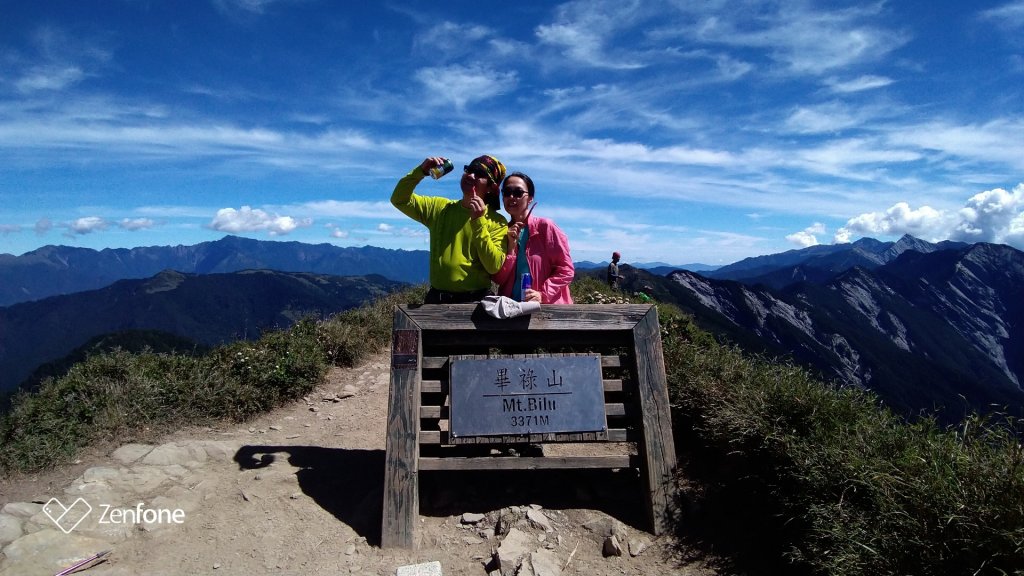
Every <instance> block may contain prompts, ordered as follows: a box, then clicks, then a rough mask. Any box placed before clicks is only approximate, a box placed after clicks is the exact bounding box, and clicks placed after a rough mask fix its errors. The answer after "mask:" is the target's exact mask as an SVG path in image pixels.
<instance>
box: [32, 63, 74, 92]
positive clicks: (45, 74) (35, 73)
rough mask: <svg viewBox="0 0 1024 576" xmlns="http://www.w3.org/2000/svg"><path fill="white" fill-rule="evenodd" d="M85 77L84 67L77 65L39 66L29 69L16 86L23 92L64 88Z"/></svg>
mask: <svg viewBox="0 0 1024 576" xmlns="http://www.w3.org/2000/svg"><path fill="white" fill-rule="evenodd" d="M84 77H85V74H84V73H83V72H82V69H81V68H78V67H77V66H39V67H36V68H33V69H32V70H29V71H28V72H27V73H26V74H25V75H24V76H22V77H21V78H19V79H18V80H17V81H15V83H14V86H15V88H17V89H18V91H19V92H23V93H27V92H35V91H38V90H63V89H64V88H67V87H68V86H71V85H74V84H77V83H78V82H81V80H82V78H84Z"/></svg>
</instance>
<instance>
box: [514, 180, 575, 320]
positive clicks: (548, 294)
mask: <svg viewBox="0 0 1024 576" xmlns="http://www.w3.org/2000/svg"><path fill="white" fill-rule="evenodd" d="M535 194H536V189H535V188H534V185H533V180H532V179H530V177H529V176H527V175H526V174H523V173H522V172H513V173H511V174H509V175H508V177H506V178H505V183H504V184H502V187H501V198H502V200H503V201H504V203H505V212H508V214H509V216H511V217H512V223H511V224H510V225H509V227H508V237H507V240H508V250H507V252H506V254H505V263H504V264H502V266H501V270H499V271H498V273H497V274H495V275H494V282H495V283H497V284H498V294H500V295H501V296H509V297H510V298H512V299H514V300H518V301H520V302H539V303H541V304H572V295H571V294H570V293H569V284H570V283H571V282H572V279H573V276H575V274H576V268H575V266H573V263H572V257H571V256H570V255H569V239H568V238H566V236H565V234H564V233H563V232H562V231H561V230H560V229H559V228H558V226H556V225H555V223H554V222H552V221H551V220H550V219H548V218H541V217H540V216H532V215H531V214H532V212H533V208H531V203H532V202H533V198H534V196H535ZM533 205H534V206H536V204H533ZM526 272H529V273H530V276H531V277H532V278H533V288H531V289H528V290H526V291H525V293H520V286H521V284H520V281H521V279H522V277H523V274H524V273H526Z"/></svg>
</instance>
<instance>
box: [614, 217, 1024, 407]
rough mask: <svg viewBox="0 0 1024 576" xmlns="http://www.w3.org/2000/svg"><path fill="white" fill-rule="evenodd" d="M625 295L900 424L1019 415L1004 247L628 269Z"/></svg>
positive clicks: (885, 248)
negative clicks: (848, 390) (649, 300)
mask: <svg viewBox="0 0 1024 576" xmlns="http://www.w3.org/2000/svg"><path fill="white" fill-rule="evenodd" d="M721 277H725V278H731V279H730V280H722V279H720V278H721ZM626 289H627V290H645V291H647V292H651V293H653V295H654V296H656V297H657V298H658V299H659V300H662V301H670V302H674V303H676V304H678V305H679V306H680V307H681V308H683V309H684V310H687V311H689V312H691V313H692V314H694V316H695V318H696V319H697V321H698V322H699V323H700V324H701V325H703V326H704V327H706V328H707V329H709V330H710V331H712V332H714V333H716V334H718V335H720V336H721V337H723V338H725V339H728V340H730V341H732V342H734V343H736V344H738V345H740V346H741V347H743V348H744V349H747V350H749V351H752V352H758V353H768V354H771V355H777V356H783V357H788V358H791V359H792V360H794V361H795V362H797V363H799V364H801V365H804V366H808V367H810V368H812V369H814V370H815V371H817V372H818V373H819V374H821V375H822V376H823V377H825V378H826V379H829V380H833V381H835V382H837V383H840V384H842V385H852V386H860V387H865V388H869V389H871V390H873V391H874V392H876V393H877V394H878V395H879V397H880V398H881V399H882V400H883V401H884V402H885V403H886V404H887V405H888V406H890V407H892V408H893V409H895V410H896V411H898V412H901V413H903V414H906V415H913V414H916V413H918V412H920V411H929V412H934V413H936V414H937V415H938V416H939V418H940V419H941V420H943V421H956V420H957V419H959V418H960V417H961V416H962V415H963V414H964V413H966V412H968V411H978V412H991V411H993V410H995V411H1005V412H1009V413H1011V414H1015V415H1022V414H1024V389H1022V384H1024V253H1022V252H1020V251H1019V250H1016V249H1014V248H1012V247H1010V246H1005V245H997V244H986V243H978V244H963V243H952V242H943V243H938V244H931V243H928V242H925V241H923V240H920V239H917V238H913V237H910V236H905V237H903V238H901V239H900V240H899V241H897V242H878V241H877V240H872V239H865V240H861V241H858V242H855V243H853V244H847V245H839V246H826V247H813V248H808V249H804V250H797V251H792V252H788V253H785V254H778V255H772V256H765V257H760V258H752V259H748V260H745V261H742V262H738V263H736V264H734V265H730V266H726V267H723V268H721V269H718V270H715V271H710V272H704V273H701V274H697V273H693V272H688V271H675V272H672V273H670V274H669V275H667V276H664V277H659V276H654V275H650V274H647V273H646V272H644V271H639V270H628V271H627V273H626Z"/></svg>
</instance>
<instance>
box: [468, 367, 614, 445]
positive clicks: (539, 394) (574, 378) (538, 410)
mask: <svg viewBox="0 0 1024 576" xmlns="http://www.w3.org/2000/svg"><path fill="white" fill-rule="evenodd" d="M450 376H451V413H450V420H449V431H450V433H451V435H452V437H453V438H459V437H464V436H494V435H506V434H507V435H513V434H515V435H518V434H545V433H555V432H601V431H604V430H605V429H606V428H607V422H606V420H605V409H604V384H603V382H602V380H601V357H600V356H599V355H594V356H571V357H563V356H559V357H553V356H552V357H533V358H487V359H458V358H453V359H452V360H451V372H450Z"/></svg>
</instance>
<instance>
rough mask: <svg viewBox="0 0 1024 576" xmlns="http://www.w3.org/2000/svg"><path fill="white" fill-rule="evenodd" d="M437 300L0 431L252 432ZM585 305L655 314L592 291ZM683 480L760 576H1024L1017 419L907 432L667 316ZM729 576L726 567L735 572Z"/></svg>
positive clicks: (713, 538)
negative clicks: (234, 425)
mask: <svg viewBox="0 0 1024 576" xmlns="http://www.w3.org/2000/svg"><path fill="white" fill-rule="evenodd" d="M424 290H425V287H417V288H414V289H410V290H406V291H404V292H401V293H398V294H394V295H391V296H389V297H386V298H382V299H380V300H378V301H376V302H374V303H373V304H371V305H367V306H364V307H362V308H359V309H355V310H350V311H348V312H345V313H343V314H339V315H337V316H335V317H333V318H330V319H328V320H325V321H323V322H315V321H312V320H303V321H302V322H299V323H298V324H296V325H295V326H294V327H292V328H290V329H288V330H284V331H280V332H273V333H269V334H266V335H264V336H263V337H262V338H260V339H259V340H257V341H254V342H237V343H233V344H230V345H227V346H222V347H219V348H216V349H214V350H213V351H211V352H210V353H208V354H206V355H204V356H201V357H190V356H185V355H178V354H156V353H152V352H142V353H128V352H124V351H121V350H115V351H113V352H107V353H102V354H99V355H95V356H91V357H89V358H87V359H86V360H85V361H83V362H80V363H79V364H76V365H75V366H74V367H73V368H72V369H71V371H70V372H69V373H68V374H67V375H66V376H62V377H60V378H55V379H49V380H47V381H46V382H45V383H44V384H43V385H42V386H41V388H40V389H39V391H38V392H37V393H34V394H21V395H19V396H18V397H17V398H16V399H15V401H14V405H13V407H12V410H11V412H10V413H9V414H7V415H6V416H4V417H3V419H2V421H0V473H4V474H7V473H11V472H13V471H31V470H38V469H41V468H46V467H49V466H54V465H58V464H61V463H65V462H68V461H69V460H71V459H73V458H74V457H75V454H76V453H77V452H78V451H79V450H81V449H82V448H83V447H84V446H87V445H89V444H91V443H93V442H97V441H101V440H109V439H114V438H116V439H117V440H118V441H125V440H127V439H131V438H133V437H135V436H136V435H138V434H140V431H142V430H146V429H149V430H165V429H172V428H174V427H178V426H182V425H185V424H196V423H202V422H219V421H224V420H228V421H244V420H246V419H248V418H251V417H253V416H255V415H257V414H260V413H262V412H264V411H266V410H269V409H271V408H273V407H275V406H278V405H280V404H281V403H284V402H288V401H290V400H293V399H295V398H299V397H301V396H302V395H304V394H306V393H308V392H309V391H310V390H312V389H313V388H314V387H315V386H316V385H318V384H319V383H320V382H321V380H322V378H323V375H324V373H325V372H326V370H327V369H328V368H329V367H330V366H331V365H339V366H351V365H354V364H356V363H358V362H359V361H360V360H362V359H363V358H365V357H366V356H367V355H369V354H373V353H375V352H377V351H379V350H380V349H381V348H383V347H385V346H387V345H388V342H389V341H390V338H391V325H392V310H393V307H394V305H395V304H399V303H412V302H421V301H422V298H423V294H424ZM572 292H573V295H574V298H575V299H576V301H577V302H578V303H584V304H597V303H602V302H604V303H608V302H623V303H625V302H630V303H641V302H643V301H644V299H643V298H642V297H641V296H638V295H629V294H624V293H621V292H612V291H611V290H609V289H608V288H607V286H606V285H605V284H604V283H603V282H600V281H599V280H596V279H593V278H580V279H579V280H578V281H577V282H575V283H574V284H573V287H572ZM657 306H658V311H659V320H660V323H661V328H662V342H663V348H664V356H665V362H666V370H667V373H668V374H667V376H668V382H669V392H670V396H671V399H672V404H673V425H674V428H675V435H676V447H677V451H678V453H679V461H680V470H681V473H682V475H684V476H685V477H686V481H685V482H681V485H682V489H681V491H680V499H679V500H680V503H681V510H682V512H681V515H680V523H679V530H678V532H679V534H680V535H682V536H684V538H685V539H687V540H689V541H690V542H691V543H696V544H698V545H705V546H707V547H708V548H709V549H713V550H714V551H715V552H716V553H720V554H723V553H724V554H725V555H726V556H728V557H730V558H732V562H733V564H734V566H730V567H727V569H731V571H735V572H746V573H748V574H752V575H753V574H771V573H779V572H785V573H788V574H829V575H836V576H855V575H856V576H862V575H863V576H868V575H871V576H876V575H883V576H888V575H892V576H896V575H918V574H920V575H947V574H950V575H957V574H965V575H970V574H979V575H982V574H985V575H987V574H993V575H1001V574H1016V575H1022V574H1024V450H1022V447H1021V444H1020V437H1019V436H1016V435H1014V434H1013V433H1012V431H1011V430H1012V429H1013V428H1014V426H1017V425H1018V423H1015V422H1009V421H1006V420H1000V419H998V418H995V417H992V418H987V419H986V418H982V417H978V416H973V417H971V418H968V419H967V420H965V421H964V422H963V423H962V424H961V425H960V426H958V427H956V428H942V427H940V426H939V425H937V424H936V422H935V420H933V419H931V418H927V417H924V418H921V419H919V420H917V421H915V422H912V423H908V422H906V421H904V420H902V419H900V418H899V417H897V416H896V415H894V414H893V413H891V412H889V411H887V410H886V409H884V408H883V407H881V406H880V405H879V402H878V400H877V398H875V397H874V396H873V395H872V394H870V393H868V392H865V391H862V390H857V389H850V388H843V389H837V388H833V387H829V386H826V385H824V384H822V383H821V382H819V381H817V380H815V379H814V378H812V377H811V376H810V375H809V373H808V372H806V371H804V370H802V369H800V368H797V367H795V366H793V365H791V364H788V363H784V362H777V361H773V360H771V359H768V358H762V357H750V356H745V355H744V354H742V353H741V352H740V351H739V350H738V349H736V348H734V347H730V346H723V345H720V344H718V343H717V342H716V341H715V339H714V338H713V337H712V336H711V335H709V334H708V333H706V332H703V331H701V330H700V329H699V328H697V326H696V325H695V323H694V321H693V319H692V318H690V317H689V316H687V315H685V314H683V313H681V312H680V311H679V310H678V309H676V308H674V307H672V306H670V305H665V304H657ZM727 571H729V570H727Z"/></svg>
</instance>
